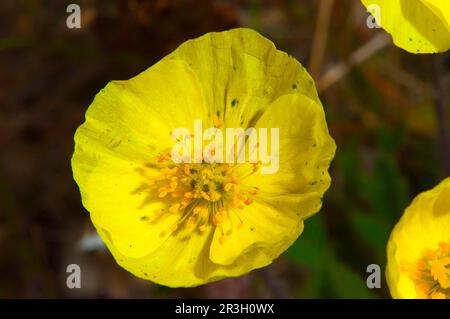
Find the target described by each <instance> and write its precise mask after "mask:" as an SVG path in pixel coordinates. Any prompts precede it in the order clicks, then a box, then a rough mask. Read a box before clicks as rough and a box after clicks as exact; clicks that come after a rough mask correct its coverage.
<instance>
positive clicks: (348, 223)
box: [0, 0, 450, 298]
mask: <svg viewBox="0 0 450 319" xmlns="http://www.w3.org/2000/svg"><path fill="white" fill-rule="evenodd" d="M71 2H72V1H60V0H51V1H43V0H42V1H41V0H28V1H25V0H21V1H13V0H2V1H1V3H0V16H1V17H2V19H0V150H1V151H0V297H141V298H142V297H144V298H146V297H149V298H164V297H178V298H180V297H250V298H253V297H255V298H256V297H283V296H284V297H286V296H287V297H295V298H349V297H355V298H385V297H389V293H388V290H387V286H386V283H385V282H384V281H383V282H382V288H381V289H372V290H370V289H368V288H367V287H366V278H367V276H368V274H367V273H366V267H367V265H369V264H372V263H376V264H379V265H380V266H381V269H382V272H384V265H385V263H386V256H385V246H386V242H387V239H388V237H389V234H390V231H391V229H392V227H393V226H394V225H395V223H396V221H397V220H398V219H399V217H400V216H401V214H402V212H403V210H404V209H405V207H406V206H407V205H408V203H409V202H410V201H411V199H412V198H413V197H414V195H415V194H417V193H419V192H421V191H423V190H425V189H428V188H431V187H432V186H433V185H435V184H436V183H437V182H438V181H439V180H440V179H441V178H442V177H443V171H442V165H441V163H440V160H439V151H438V147H437V145H438V144H437V142H436V134H437V133H436V131H437V127H436V119H435V114H434V109H433V95H432V93H433V91H432V90H433V82H432V81H431V74H430V73H431V62H430V57H429V56H427V55H422V56H416V55H411V54H407V53H406V52H404V51H402V50H401V49H398V48H396V47H395V46H393V45H392V44H389V45H388V46H387V47H385V48H383V49H381V50H380V51H378V52H376V53H375V54H373V55H372V56H370V57H369V58H368V59H367V60H366V61H365V62H363V63H359V64H358V65H356V66H354V67H353V68H351V70H349V72H348V74H346V75H345V76H344V77H343V78H341V79H339V81H337V82H336V83H334V84H333V85H332V86H330V87H329V88H327V89H325V90H322V91H321V92H320V96H321V100H322V102H323V105H324V107H325V110H326V114H327V118H328V123H329V127H330V131H331V134H332V136H333V137H334V138H335V139H336V142H337V145H338V150H337V155H336V158H335V160H334V161H333V165H332V168H331V175H332V178H333V181H332V185H331V188H330V190H329V191H328V192H327V194H326V196H325V198H324V204H323V208H322V210H321V212H320V213H319V214H317V215H315V216H313V217H312V218H310V219H308V220H307V221H306V222H305V230H304V233H303V234H302V236H301V237H300V238H299V239H298V240H297V242H296V243H295V244H294V245H293V246H292V247H291V248H290V249H289V250H288V251H287V252H286V253H285V254H284V255H283V256H282V257H281V258H279V259H278V260H276V261H275V262H274V263H273V264H272V265H271V266H269V267H267V268H266V269H262V270H257V271H254V272H252V273H251V274H249V275H247V276H244V277H241V278H238V279H227V280H223V281H220V282H218V283H213V284H209V285H206V286H204V287H198V288H191V289H169V288H165V287H159V286H157V285H154V284H151V283H149V282H145V281H142V280H139V279H137V278H134V277H133V276H132V275H130V274H128V273H127V272H126V271H124V270H122V269H121V268H120V267H119V266H117V264H116V263H115V262H114V261H113V259H112V257H111V256H110V255H109V253H108V252H107V251H104V250H94V251H82V250H80V249H79V245H78V243H79V241H80V239H81V238H82V237H83V236H85V235H87V234H92V233H93V229H92V228H91V226H90V222H89V220H88V215H87V213H86V211H85V210H84V208H83V207H82V206H81V201H80V197H79V193H78V189H77V187H76V185H75V183H74V182H73V180H72V174H71V169H70V157H71V155H72V150H73V134H74V132H75V129H76V127H77V126H78V125H79V124H81V123H82V121H83V117H84V112H85V110H86V108H87V107H88V105H89V104H90V102H91V101H92V99H93V97H94V95H95V94H96V93H97V92H98V91H99V90H100V89H101V88H102V87H104V86H105V84H106V83H107V82H108V81H110V80H114V79H128V78H130V77H132V76H134V75H135V74H137V73H139V72H141V71H142V70H144V69H146V68H147V67H149V66H150V65H152V64H153V63H154V62H156V61H157V60H158V59H160V58H161V57H163V56H164V55H166V54H167V53H169V52H170V51H171V50H173V49H174V48H175V47H177V46H178V45H179V44H181V43H182V42H183V41H185V40H186V39H189V38H193V37H197V36H200V35H202V34H204V33H206V32H209V31H219V30H225V29H230V28H233V27H238V26H246V27H251V28H254V29H256V30H258V31H260V32H262V33H263V34H264V35H266V36H267V37H269V38H270V39H272V40H273V41H274V42H275V43H276V45H277V47H278V48H280V49H282V50H284V51H286V52H289V53H290V54H291V55H293V56H295V57H296V58H298V59H299V61H300V62H301V63H303V64H304V65H305V66H308V63H309V61H310V58H311V55H312V54H314V53H312V43H313V42H314V39H315V30H316V27H317V26H316V19H317V16H318V7H319V2H320V1H317V0H304V1H298V0H279V1H276V0H234V1H232V0H230V1H226V0H221V1H219V0H217V1H213V0H195V1H194V0H148V1H144V0H129V1H126V0H117V1H109V0H108V1H106V0H91V1H88V0H80V1H76V3H78V4H79V5H80V6H81V8H82V28H81V29H79V30H75V29H73V30H69V29H67V28H66V26H65V19H66V17H67V13H66V11H65V9H66V6H67V5H68V4H69V3H71ZM334 3H335V4H334V7H333V10H332V15H331V17H330V25H329V36H328V40H327V42H326V49H325V51H324V59H323V63H322V65H321V72H320V73H319V76H317V77H316V81H319V80H320V79H321V78H322V76H323V75H324V74H326V73H327V72H329V71H330V70H333V68H334V67H335V66H336V65H338V63H340V62H342V61H346V60H347V59H348V58H349V57H350V56H351V55H352V53H354V52H355V51H356V50H357V49H358V48H360V47H361V46H362V45H364V44H365V43H367V42H369V41H370V40H371V39H372V38H373V37H374V36H375V35H376V34H377V32H382V31H380V30H371V29H368V28H367V27H366V25H365V21H366V17H367V14H366V12H365V11H364V8H363V6H362V5H361V4H360V2H359V0H346V1H335V2H334ZM442 57H443V58H444V59H445V64H444V68H445V69H444V70H443V73H444V76H445V79H446V80H447V87H446V89H447V90H446V91H447V92H448V91H449V90H448V89H449V88H450V87H449V86H448V83H450V81H449V78H450V72H449V64H450V63H449V60H450V59H449V55H448V54H446V55H442ZM448 101H449V100H448V99H447V102H446V104H447V105H449V102H448ZM70 263H78V264H80V265H81V267H82V269H83V288H82V289H80V290H69V289H67V288H66V286H65V275H66V273H65V269H66V268H65V267H66V265H67V264H70ZM383 280H384V274H383Z"/></svg>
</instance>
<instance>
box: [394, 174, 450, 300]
mask: <svg viewBox="0 0 450 319" xmlns="http://www.w3.org/2000/svg"><path fill="white" fill-rule="evenodd" d="M449 195H450V178H447V179H446V180H444V181H443V182H441V183H440V184H439V185H438V186H436V187H435V188H433V189H432V190H429V191H426V192H423V193H421V194H420V195H418V196H417V197H416V198H415V199H414V200H413V202H412V203H411V205H410V206H409V207H408V208H407V209H406V210H405V213H404V214H403V216H402V217H401V219H400V221H399V222H398V223H397V225H396V226H395V228H394V230H393V231H392V233H391V236H390V238H389V242H388V247H387V256H388V264H387V268H386V279H387V282H388V285H389V289H390V291H391V295H392V297H393V298H416V297H417V292H416V288H415V284H414V282H413V281H412V280H411V279H410V277H409V276H408V273H406V272H405V271H404V270H403V269H402V264H403V263H404V262H405V261H406V262H415V261H417V260H419V259H420V258H421V257H422V254H423V252H424V251H426V250H435V249H437V248H438V247H439V243H440V242H447V241H448V240H449V239H450V201H449Z"/></svg>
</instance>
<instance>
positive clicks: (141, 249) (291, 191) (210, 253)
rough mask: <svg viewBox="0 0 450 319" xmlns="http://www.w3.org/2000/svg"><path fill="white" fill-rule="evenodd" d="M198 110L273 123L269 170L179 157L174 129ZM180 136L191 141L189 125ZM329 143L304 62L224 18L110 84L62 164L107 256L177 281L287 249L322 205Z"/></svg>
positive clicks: (233, 268) (226, 120)
mask: <svg viewBox="0 0 450 319" xmlns="http://www.w3.org/2000/svg"><path fill="white" fill-rule="evenodd" d="M198 120H201V121H202V123H203V128H204V129H206V128H209V127H210V128H216V129H218V130H221V131H222V132H225V130H226V128H243V129H244V130H245V129H246V128H250V127H254V128H255V129H256V130H258V129H259V128H269V129H270V128H279V169H278V171H277V172H276V173H274V174H261V170H262V169H263V168H264V165H263V164H261V163H260V162H257V163H252V162H249V160H247V161H246V162H244V163H219V162H212V163H210V164H209V163H206V162H202V163H178V164H177V163H176V161H174V160H173V158H172V152H171V150H172V148H173V147H174V144H175V142H176V141H174V139H173V138H172V134H173V132H174V130H176V129H178V128H186V129H187V130H189V132H194V131H195V125H194V122H195V121H198ZM185 138H186V141H188V142H186V143H187V144H189V145H191V146H192V143H191V141H192V139H195V138H196V136H194V135H192V136H185V137H183V139H182V140H183V141H184V140H185ZM202 146H204V145H202ZM257 147H258V148H259V147H260V146H259V145H258V144H257ZM261 147H262V146H261ZM197 151H198V149H194V152H197ZM200 152H201V150H200ZM334 152H335V143H334V141H333V139H332V138H331V137H330V135H329V133H328V129H327V125H326V122H325V115H324V111H323V108H322V105H321V103H320V101H319V99H318V96H317V92H316V89H315V87H314V83H313V80H312V79H311V77H310V76H309V75H308V73H307V72H306V70H305V69H304V68H303V67H302V66H301V65H300V64H299V63H298V62H297V61H296V60H295V59H294V58H292V57H290V56H288V55H287V54H286V53H284V52H281V51H278V50H277V49H276V48H275V46H274V45H273V43H272V42H271V41H269V40H268V39H266V38H264V37H263V36H261V35H260V34H258V33H257V32H255V31H252V30H249V29H234V30H230V31H225V32H219V33H208V34H206V35H204V36H202V37H200V38H197V39H194V40H190V41H187V42H185V43H183V44H182V45H181V46H180V47H179V48H177V49H176V50H175V51H174V52H172V53H171V54H169V55H168V56H166V57H165V58H163V59H162V60H161V61H159V62H158V63H156V64H155V65H153V66H152V67H150V68H149V69H148V70H146V71H144V72H143V73H141V74H139V75H137V76H136V77H134V78H132V79H130V80H128V81H113V82H111V83H109V84H108V85H107V86H106V87H105V88H104V89H103V90H102V91H101V92H100V93H98V94H97V96H96V97H95V99H94V101H93V103H92V104H91V105H90V107H89V109H88V110H87V112H86V122H85V123H84V124H83V125H81V126H80V127H79V129H78V130H77V132H76V134H75V152H74V155H73V158H72V168H73V174H74V178H75V180H76V182H77V183H78V185H79V188H80V191H81V196H82V201H83V205H84V206H85V207H86V209H87V210H88V211H89V212H90V216H91V220H92V222H93V224H94V225H95V227H96V229H97V230H98V233H99V234H100V236H101V238H102V239H103V241H104V242H105V243H106V245H107V246H108V248H109V250H110V251H111V253H112V254H113V256H114V258H115V259H116V261H117V263H118V264H119V265H121V266H122V267H123V268H125V269H127V270H128V271H130V272H131V273H133V274H134V275H136V276H138V277H141V278H144V279H147V280H151V281H154V282H156V283H159V284H162V285H166V286H171V287H179V286H184V287H186V286H196V285H201V284H204V283H207V282H211V281H215V280H218V279H221V278H224V277H233V276H240V275H242V274H245V273H247V272H249V271H251V270H253V269H255V268H260V267H263V266H266V265H268V264H270V263H271V262H272V260H274V259H275V258H277V257H278V256H279V255H280V254H281V253H282V252H283V251H285V250H286V249H287V248H288V247H289V246H290V245H291V244H292V243H293V242H294V241H295V240H296V239H297V237H298V236H299V235H300V233H301V232H302V230H303V221H304V219H306V218H307V217H309V216H311V215H312V214H314V213H315V212H317V211H318V210H319V209H320V207H321V201H322V196H323V194H324V192H325V191H326V190H327V189H328V187H329V185H330V177H329V174H328V171H327V170H328V167H329V165H330V162H331V160H332V158H333V156H334ZM201 154H202V153H200V155H201Z"/></svg>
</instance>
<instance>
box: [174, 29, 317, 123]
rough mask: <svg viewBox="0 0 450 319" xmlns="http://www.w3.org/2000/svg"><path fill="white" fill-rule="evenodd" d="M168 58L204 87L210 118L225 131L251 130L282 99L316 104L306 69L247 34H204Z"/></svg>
mask: <svg viewBox="0 0 450 319" xmlns="http://www.w3.org/2000/svg"><path fill="white" fill-rule="evenodd" d="M167 58H168V59H170V58H174V59H180V60H184V61H186V63H188V64H189V65H190V67H191V68H192V70H193V71H194V72H195V73H196V75H197V77H198V79H199V81H200V83H202V84H203V87H202V89H203V92H204V94H205V99H206V101H207V104H208V106H209V108H210V113H211V114H219V117H220V118H221V119H222V122H224V126H225V127H252V126H254V124H255V122H256V121H257V119H258V118H259V116H261V114H262V113H263V112H264V110H265V109H267V107H268V106H269V105H270V104H271V103H272V102H273V101H274V100H276V99H277V98H278V97H279V96H281V95H283V94H288V93H302V94H304V95H306V96H308V97H309V98H311V99H312V100H314V101H316V102H317V103H320V102H319V99H318V96H317V92H316V89H315V86H314V83H313V80H312V78H311V77H310V75H309V74H308V72H306V70H305V68H304V67H303V66H301V65H300V63H299V62H298V61H297V60H296V59H294V58H292V57H290V56H288V55H287V54H286V53H284V52H282V51H279V50H277V49H276V48H275V45H274V44H273V43H272V42H271V41H270V40H268V39H267V38H265V37H263V36H262V35H260V34H259V33H257V32H255V31H253V30H251V29H245V28H238V29H233V30H229V31H224V32H211V33H207V34H206V35H204V36H201V37H199V38H197V39H194V40H189V41H186V42H185V43H183V44H182V45H181V46H180V47H178V48H177V49H176V50H175V51H174V52H173V53H171V54H170V55H169V56H168V57H167Z"/></svg>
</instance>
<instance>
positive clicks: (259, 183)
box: [243, 94, 336, 218]
mask: <svg viewBox="0 0 450 319" xmlns="http://www.w3.org/2000/svg"><path fill="white" fill-rule="evenodd" d="M256 127H257V128H260V127H267V128H279V170H278V172H276V173H275V174H261V173H259V172H258V173H256V174H254V175H252V176H250V177H248V178H246V179H244V180H243V184H244V185H246V186H249V187H252V186H256V187H258V188H259V189H260V195H259V196H263V197H264V200H266V201H268V202H269V203H273V204H274V205H282V204H283V203H291V204H292V205H296V207H297V209H298V211H299V213H300V214H301V216H302V217H303V218H306V217H307V216H310V215H311V214H313V213H315V212H317V211H318V210H319V209H320V206H321V198H322V196H323V194H324V193H325V191H326V190H327V189H328V187H329V186H330V182H331V178H330V176H329V174H328V167H329V165H330V162H331V160H332V158H333V156H334V153H335V151H336V145H335V143H334V141H333V139H332V138H331V137H330V135H329V133H328V128H327V125H326V122H325V115H324V112H323V108H322V106H321V105H320V104H317V103H316V102H314V101H313V100H311V99H309V98H307V97H306V96H303V95H300V94H296V95H293V94H290V95H285V96H282V97H280V98H279V99H277V100H276V101H275V102H274V103H273V104H272V105H271V106H270V107H269V108H268V110H267V111H266V112H265V113H264V114H263V115H262V116H261V118H260V119H259V121H258V122H257V125H256ZM268 149H269V150H270V146H269V148H268Z"/></svg>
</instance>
